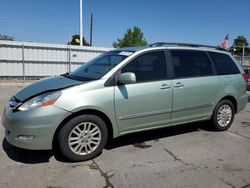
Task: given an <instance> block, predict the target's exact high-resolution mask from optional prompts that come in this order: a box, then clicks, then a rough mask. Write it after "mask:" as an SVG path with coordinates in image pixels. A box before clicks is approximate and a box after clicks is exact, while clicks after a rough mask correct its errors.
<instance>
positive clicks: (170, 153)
mask: <svg viewBox="0 0 250 188" xmlns="http://www.w3.org/2000/svg"><path fill="white" fill-rule="evenodd" d="M159 144H160V146H161V147H163V150H164V151H165V152H167V153H168V154H169V155H170V156H171V157H172V158H173V159H174V161H179V162H181V163H182V164H184V165H186V166H192V167H193V168H194V169H195V170H198V169H201V170H205V171H206V172H208V173H209V174H211V175H212V176H214V177H215V178H217V179H219V180H221V181H222V182H223V183H224V184H226V185H228V186H230V187H232V188H236V187H235V186H234V185H233V184H231V183H229V182H227V181H225V180H224V179H223V178H221V177H218V176H215V175H214V174H213V173H212V172H210V170H208V169H206V167H202V166H199V165H195V164H192V163H187V162H185V161H183V160H182V159H180V158H179V157H178V156H177V155H175V154H174V153H173V152H171V151H170V150H168V149H166V148H165V147H164V146H163V145H162V144H161V143H159ZM248 187H249V188H250V184H247V185H245V186H243V187H242V188H248Z"/></svg>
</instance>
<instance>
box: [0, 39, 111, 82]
mask: <svg viewBox="0 0 250 188" xmlns="http://www.w3.org/2000/svg"><path fill="white" fill-rule="evenodd" d="M109 50H112V48H99V47H98V48H97V47H85V46H84V47H80V46H73V45H57V44H42V43H32V42H16V41H0V77H21V78H23V79H25V78H27V77H44V76H52V75H59V74H62V73H65V72H69V71H72V70H74V69H75V68H76V67H78V66H80V65H81V64H83V63H85V62H87V61H89V60H91V59H93V58H94V57H96V56H98V55H100V54H102V53H104V52H106V51H109Z"/></svg>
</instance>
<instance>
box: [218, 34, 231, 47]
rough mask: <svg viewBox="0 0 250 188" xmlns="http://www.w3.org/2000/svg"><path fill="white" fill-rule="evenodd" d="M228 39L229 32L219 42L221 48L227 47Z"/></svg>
mask: <svg viewBox="0 0 250 188" xmlns="http://www.w3.org/2000/svg"><path fill="white" fill-rule="evenodd" d="M228 40H229V34H227V36H226V37H225V38H224V40H223V41H222V43H221V44H220V47H221V48H224V49H228Z"/></svg>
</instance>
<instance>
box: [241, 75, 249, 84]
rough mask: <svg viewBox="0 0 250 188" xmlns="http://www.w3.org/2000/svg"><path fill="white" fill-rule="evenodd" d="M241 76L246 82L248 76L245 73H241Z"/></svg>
mask: <svg viewBox="0 0 250 188" xmlns="http://www.w3.org/2000/svg"><path fill="white" fill-rule="evenodd" d="M242 77H243V79H244V80H245V82H246V83H247V82H248V76H247V74H246V73H242Z"/></svg>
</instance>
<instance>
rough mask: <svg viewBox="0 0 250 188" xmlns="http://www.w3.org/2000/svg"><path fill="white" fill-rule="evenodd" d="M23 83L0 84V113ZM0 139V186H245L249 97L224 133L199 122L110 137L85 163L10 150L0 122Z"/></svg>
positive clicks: (249, 174) (249, 168)
mask: <svg viewBox="0 0 250 188" xmlns="http://www.w3.org/2000/svg"><path fill="white" fill-rule="evenodd" d="M25 85H27V83H21V82H19V83H15V82H0V114H1V115H2V113H3V109H4V106H5V105H6V103H7V101H8V100H9V98H10V97H11V96H13V95H14V94H15V93H16V92H17V91H18V90H20V89H21V88H22V87H24V86H25ZM249 94H250V93H249ZM0 120H1V117H0ZM0 124H1V123H0ZM0 140H1V142H2V147H1V149H0V187H1V188H5V187H6V188H7V187H8V188H12V187H18V188H31V187H32V188H40V187H41V188H64V187H65V188H67V187H81V188H85V187H86V188H92V187H93V188H99V187H105V188H108V187H118V188H123V187H131V188H134V187H135V188H140V187H143V188H147V187H150V188H151V187H152V188H159V187H164V188H166V187H190V188H191V187H192V188H195V187H207V188H224V187H225V188H234V187H237V188H238V187H239V188H250V97H249V99H248V104H247V106H246V108H245V110H244V111H242V112H240V113H239V114H237V115H236V117H235V120H234V123H233V125H232V127H231V128H230V129H229V130H228V131H226V132H213V131H212V130H211V129H210V128H209V124H208V123H206V122H200V123H194V124H187V125H181V126H176V127H169V128H164V129H159V130H154V131H149V132H143V133H137V134H132V135H128V136H123V137H121V138H118V139H115V140H113V141H111V142H110V143H109V144H108V146H107V147H106V148H105V149H104V151H103V152H102V154H101V155H100V156H98V157H97V158H95V159H94V160H90V161H87V162H78V163H70V162H67V161H65V160H64V159H63V158H61V157H60V155H58V154H57V153H55V152H52V151H28V150H23V149H17V148H14V147H12V146H10V145H9V144H8V143H7V142H6V141H5V140H4V129H3V127H2V126H0Z"/></svg>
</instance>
